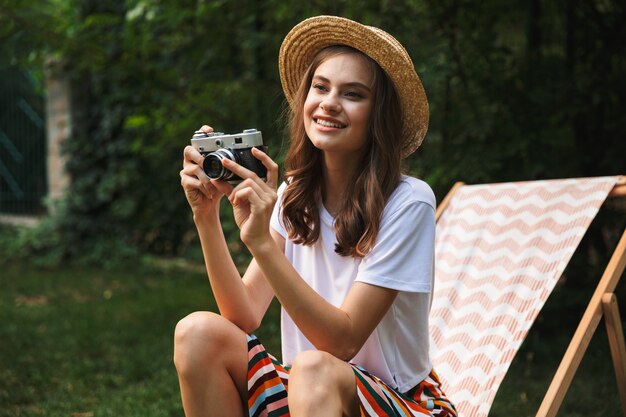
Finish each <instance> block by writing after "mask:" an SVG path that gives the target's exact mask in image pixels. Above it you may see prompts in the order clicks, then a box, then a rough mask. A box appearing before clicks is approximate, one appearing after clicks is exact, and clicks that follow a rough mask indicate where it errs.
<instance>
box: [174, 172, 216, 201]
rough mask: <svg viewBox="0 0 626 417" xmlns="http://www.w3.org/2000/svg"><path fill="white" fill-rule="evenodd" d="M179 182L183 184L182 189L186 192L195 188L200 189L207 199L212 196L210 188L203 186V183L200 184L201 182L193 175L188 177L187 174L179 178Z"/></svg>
mask: <svg viewBox="0 0 626 417" xmlns="http://www.w3.org/2000/svg"><path fill="white" fill-rule="evenodd" d="M180 183H181V185H182V186H183V189H184V190H185V192H186V193H187V192H191V191H194V190H197V191H200V192H201V193H202V194H203V195H204V196H206V197H207V198H209V199H212V198H213V195H214V193H213V192H211V190H209V189H207V188H205V186H204V184H202V182H201V181H200V180H199V179H197V178H195V177H190V176H187V175H186V176H183V177H182V178H181V180H180Z"/></svg>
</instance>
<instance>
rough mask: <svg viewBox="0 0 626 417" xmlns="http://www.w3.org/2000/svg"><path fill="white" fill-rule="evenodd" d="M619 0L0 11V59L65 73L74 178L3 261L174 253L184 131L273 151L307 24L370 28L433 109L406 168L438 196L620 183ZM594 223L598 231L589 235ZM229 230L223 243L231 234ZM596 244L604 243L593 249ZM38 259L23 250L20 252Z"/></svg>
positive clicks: (290, 0)
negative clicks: (392, 40)
mask: <svg viewBox="0 0 626 417" xmlns="http://www.w3.org/2000/svg"><path fill="white" fill-rule="evenodd" d="M625 8H626V6H625V5H624V3H623V2H621V1H611V0H602V1H587V0H585V1H583V0H572V1H545V0H544V1H542V0H532V1H527V0H511V1H503V0H486V1H467V0H465V1H463V0H437V1H435V0H407V1H392V0H379V1H371V0H370V1H362V0H358V1H357V0H342V1H326V0H319V1H314V2H302V1H299V0H280V1H278V0H265V1H256V0H238V1H227V0H212V1H198V0H194V1H190V0H186V1H178V0H158V1H157V0H126V1H101V0H44V1H42V0H22V1H21V2H13V1H12V0H0V65H3V66H11V65H18V66H22V67H26V68H28V69H29V70H31V71H34V72H35V73H39V74H40V77H41V73H42V68H43V66H44V63H47V67H48V68H49V69H50V70H51V71H60V72H61V73H63V74H65V75H66V76H67V77H69V79H70V82H71V86H72V105H73V107H72V109H73V133H72V137H71V138H70V140H68V141H67V146H66V149H65V151H66V152H67V155H68V157H69V163H68V166H67V170H68V172H69V174H70V176H71V178H72V184H71V188H70V190H69V192H68V193H67V198H66V199H65V201H63V202H62V203H61V204H60V207H59V209H58V210H57V211H58V213H59V214H58V216H56V217H54V218H52V219H48V221H47V222H45V223H44V224H43V225H42V226H41V228H40V229H38V230H35V231H30V232H28V233H26V232H22V233H20V235H19V237H20V238H19V239H14V244H13V245H12V246H11V247H10V248H8V249H7V250H5V251H4V253H5V254H7V253H10V254H11V256H17V255H19V254H22V255H24V254H25V253H26V254H27V255H29V256H30V257H31V258H35V259H37V260H39V261H40V262H43V263H46V262H48V263H55V262H59V261H62V260H67V259H76V258H82V259H83V260H87V261H90V262H94V263H101V262H103V261H106V262H108V263H114V262H115V261H116V260H117V259H119V258H128V257H133V256H135V255H136V253H137V252H138V251H146V250H147V251H150V252H152V253H159V254H167V255H180V254H185V251H186V249H187V248H188V247H189V244H190V242H193V239H194V237H193V227H192V224H191V221H190V215H189V210H188V209H187V206H186V202H185V200H184V197H183V193H182V192H181V190H180V185H179V180H178V171H179V170H180V166H181V150H182V148H183V147H184V146H185V145H186V144H188V143H189V139H190V137H191V135H192V133H193V131H194V130H195V129H196V128H197V127H198V126H199V125H201V124H203V123H205V122H210V123H211V124H213V125H214V126H215V127H217V128H219V129H220V130H222V131H226V132H235V131H239V130H241V129H244V128H248V127H256V128H259V129H261V130H262V131H263V133H264V139H265V140H266V141H267V142H268V143H269V145H270V153H271V154H272V156H273V157H274V158H276V159H277V160H278V161H280V160H281V158H282V155H283V154H284V152H283V151H284V148H285V146H284V142H285V141H284V134H283V125H284V123H283V121H282V120H281V113H282V111H283V106H284V105H283V96H282V93H281V89H280V81H279V79H278V70H277V55H278V49H279V46H280V43H281V41H282V38H283V37H284V35H285V34H286V33H287V32H288V31H289V29H290V28H291V27H292V26H293V25H294V24H295V23H297V22H299V21H300V20H302V19H303V18H305V17H309V16H312V15H316V14H320V13H328V14H338V15H342V16H345V17H350V18H354V19H357V20H360V21H362V22H364V23H367V24H372V25H375V26H379V27H382V28H384V29H386V30H387V31H389V32H390V33H392V34H394V35H395V36H396V37H397V38H398V39H399V40H400V41H401V42H402V43H403V44H404V45H405V46H406V48H407V50H408V51H409V53H410V55H411V56H412V57H413V60H414V62H415V66H416V68H417V71H418V73H419V74H420V75H421V77H422V79H423V82H424V85H425V87H426V91H427V92H428V95H429V98H430V105H431V123H430V130H429V133H428V136H427V138H426V141H425V144H424V145H423V147H422V148H421V150H420V151H419V152H418V153H416V154H415V155H414V156H412V157H411V158H409V159H408V161H407V169H408V170H409V171H410V172H411V173H412V174H414V175H418V176H420V177H423V178H425V179H426V180H427V181H428V182H429V183H430V184H431V185H432V187H433V188H434V189H435V192H436V194H437V195H438V197H439V198H441V197H442V196H443V195H444V193H445V192H446V191H447V190H448V189H449V187H450V186H451V185H452V184H453V183H454V181H458V180H463V181H466V182H469V183H477V182H492V181H509V180H527V179H545V178H560V177H577V176H593V175H611V174H620V173H623V171H624V168H625V164H624V160H623V155H625V154H626V141H624V140H623V132H624V129H625V127H626V113H625V112H624V111H623V109H624V108H626V79H625V78H624V77H623V74H624V73H625V72H626V49H625V48H624V47H623V45H625V44H626V30H625V29H624V25H623V22H624V21H625V19H626V10H625ZM602 227H604V225H603V226H602ZM226 232H227V234H228V236H229V238H230V239H231V240H235V238H236V230H235V228H234V225H233V224H232V222H231V223H228V224H227V227H226ZM601 249H602V248H601ZM35 254H36V255H37V256H33V255H35Z"/></svg>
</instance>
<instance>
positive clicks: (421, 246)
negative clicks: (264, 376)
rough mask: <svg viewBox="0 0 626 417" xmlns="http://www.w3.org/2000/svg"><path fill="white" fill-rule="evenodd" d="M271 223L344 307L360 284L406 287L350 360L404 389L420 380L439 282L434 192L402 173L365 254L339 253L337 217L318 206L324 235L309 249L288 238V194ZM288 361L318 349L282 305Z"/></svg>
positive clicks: (295, 258) (426, 368) (312, 280)
mask: <svg viewBox="0 0 626 417" xmlns="http://www.w3.org/2000/svg"><path fill="white" fill-rule="evenodd" d="M285 187H286V185H285V183H283V184H282V185H281V186H280V188H279V189H278V203H277V204H276V207H275V208H274V213H273V215H272V219H271V226H272V227H273V228H274V229H275V230H276V231H277V232H278V233H280V234H281V235H282V236H283V237H284V238H285V240H286V242H285V255H286V256H287V258H288V259H289V261H290V262H291V263H292V265H293V266H294V268H295V269H296V270H297V271H298V273H299V274H300V275H301V276H302V278H303V279H304V280H305V281H306V282H307V283H308V284H309V285H310V286H311V287H312V288H313V289H314V290H315V291H316V292H318V293H319V294H320V295H321V296H322V297H324V298H325V299H326V300H327V301H328V302H330V303H331V304H333V305H334V306H337V307H339V306H340V305H341V304H342V303H343V300H344V298H345V297H346V295H347V294H348V291H349V290H350V287H351V286H352V284H353V282H354V281H360V282H365V283H368V284H373V285H377V286H380V287H386V288H391V289H395V290H398V291H400V292H399V293H398V296H397V297H396V299H395V301H394V302H393V304H392V305H391V308H390V309H389V311H388V312H387V313H386V315H385V316H384V317H383V319H382V320H381V322H380V323H379V324H378V326H377V327H376V329H375V330H374V331H373V332H372V334H371V335H370V337H369V338H368V339H367V341H366V342H365V344H364V345H363V347H362V348H361V350H360V351H359V353H357V355H356V356H355V357H354V358H353V359H352V360H351V362H352V363H355V364H358V365H360V366H362V367H363V368H365V369H367V370H368V371H369V372H370V373H372V374H374V375H376V376H377V377H379V378H381V379H382V380H383V381H385V382H386V383H388V384H389V385H391V386H392V387H394V388H397V389H398V390H399V391H401V392H406V391H408V390H409V389H411V388H413V387H414V386H415V385H417V384H418V383H419V382H421V381H422V380H423V379H424V378H425V377H426V376H427V375H428V373H429V372H430V370H431V369H432V365H431V363H430V358H429V355H428V347H429V346H428V340H429V333H428V313H429V310H430V303H431V291H432V288H433V280H434V242H435V196H434V194H433V192H432V190H431V189H430V187H429V186H428V185H427V184H426V183H425V182H423V181H421V180H418V179H416V178H412V177H408V176H403V177H402V179H401V181H400V183H399V185H398V187H397V188H396V189H395V190H394V192H393V193H392V195H391V197H390V198H389V201H388V202H387V205H386V206H385V209H384V212H383V216H382V221H381V225H380V231H379V233H378V236H377V238H376V243H375V245H374V247H373V248H372V250H371V252H370V253H368V254H367V255H366V256H365V257H363V258H353V257H345V256H340V255H339V254H337V253H336V252H335V243H336V237H335V231H334V229H333V223H334V218H333V217H332V216H331V215H330V213H329V212H328V211H327V210H326V209H325V208H324V206H323V204H321V203H320V206H319V210H320V220H321V230H320V237H319V239H318V240H317V242H315V243H314V244H313V245H311V246H304V245H299V244H295V243H293V242H292V241H290V240H289V238H288V235H287V232H286V230H285V228H284V226H283V223H282V216H280V215H279V213H280V210H281V206H282V205H281V202H282V194H283V192H284V189H285ZM281 318H282V322H281V337H282V359H283V362H284V363H286V364H290V363H291V362H292V361H293V360H294V359H295V357H296V355H297V354H298V353H299V352H302V351H305V350H313V349H315V347H314V346H313V344H311V342H309V341H308V339H307V338H306V337H305V336H304V335H303V334H302V332H301V331H300V330H299V329H298V327H297V326H296V325H295V323H294V322H293V320H292V319H291V317H289V315H288V314H287V312H286V311H285V310H284V309H283V310H282V313H281Z"/></svg>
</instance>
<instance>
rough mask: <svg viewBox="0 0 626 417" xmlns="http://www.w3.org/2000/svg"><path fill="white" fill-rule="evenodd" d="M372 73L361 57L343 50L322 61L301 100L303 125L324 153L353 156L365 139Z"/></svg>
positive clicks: (370, 107) (369, 108) (369, 110)
mask: <svg viewBox="0 0 626 417" xmlns="http://www.w3.org/2000/svg"><path fill="white" fill-rule="evenodd" d="M373 84H374V75H373V74H372V71H371V69H370V67H369V66H368V64H367V63H366V62H365V59H364V58H363V57H360V56H359V55H356V54H350V53H344V54H340V55H335V56H332V57H330V58H328V59H327V60H325V61H324V62H322V63H321V64H320V65H319V66H318V67H317V69H316V70H315V72H314V74H313V80H312V82H311V86H310V88H309V92H308V94H307V97H306V100H305V102H304V129H305V131H306V133H307V135H308V137H309V139H310V140H311V142H312V143H313V145H314V146H315V147H316V148H318V149H320V150H322V151H324V153H325V154H326V155H330V154H332V153H335V154H337V155H341V154H344V155H341V156H342V157H346V158H348V157H350V158H354V157H355V156H356V155H359V151H360V150H361V149H363V147H364V146H365V144H366V142H367V132H368V127H369V121H370V114H371V112H372V107H373V98H374V92H373V91H372V90H373Z"/></svg>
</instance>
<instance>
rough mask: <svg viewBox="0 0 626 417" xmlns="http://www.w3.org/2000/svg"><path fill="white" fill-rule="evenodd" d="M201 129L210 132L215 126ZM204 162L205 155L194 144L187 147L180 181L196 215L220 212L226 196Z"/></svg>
mask: <svg viewBox="0 0 626 417" xmlns="http://www.w3.org/2000/svg"><path fill="white" fill-rule="evenodd" d="M200 130H202V131H203V132H205V133H209V132H212V131H213V128H212V127H211V126H207V125H204V126H202V127H201V128H200ZM203 162H204V157H203V156H202V155H201V154H200V152H198V151H197V150H196V149H195V148H194V147H193V146H186V147H185V150H184V151H183V169H182V170H181V171H180V183H181V185H182V186H183V190H184V191H185V197H187V201H188V202H189V205H190V206H191V210H192V211H193V213H194V216H204V215H206V214H208V213H214V214H219V205H220V200H221V199H222V197H223V196H224V193H223V192H221V191H219V190H218V189H217V188H216V187H215V184H214V181H213V180H211V179H210V178H209V177H208V176H207V175H206V173H205V172H204V169H203V167H202V164H203ZM215 182H216V181H215Z"/></svg>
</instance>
